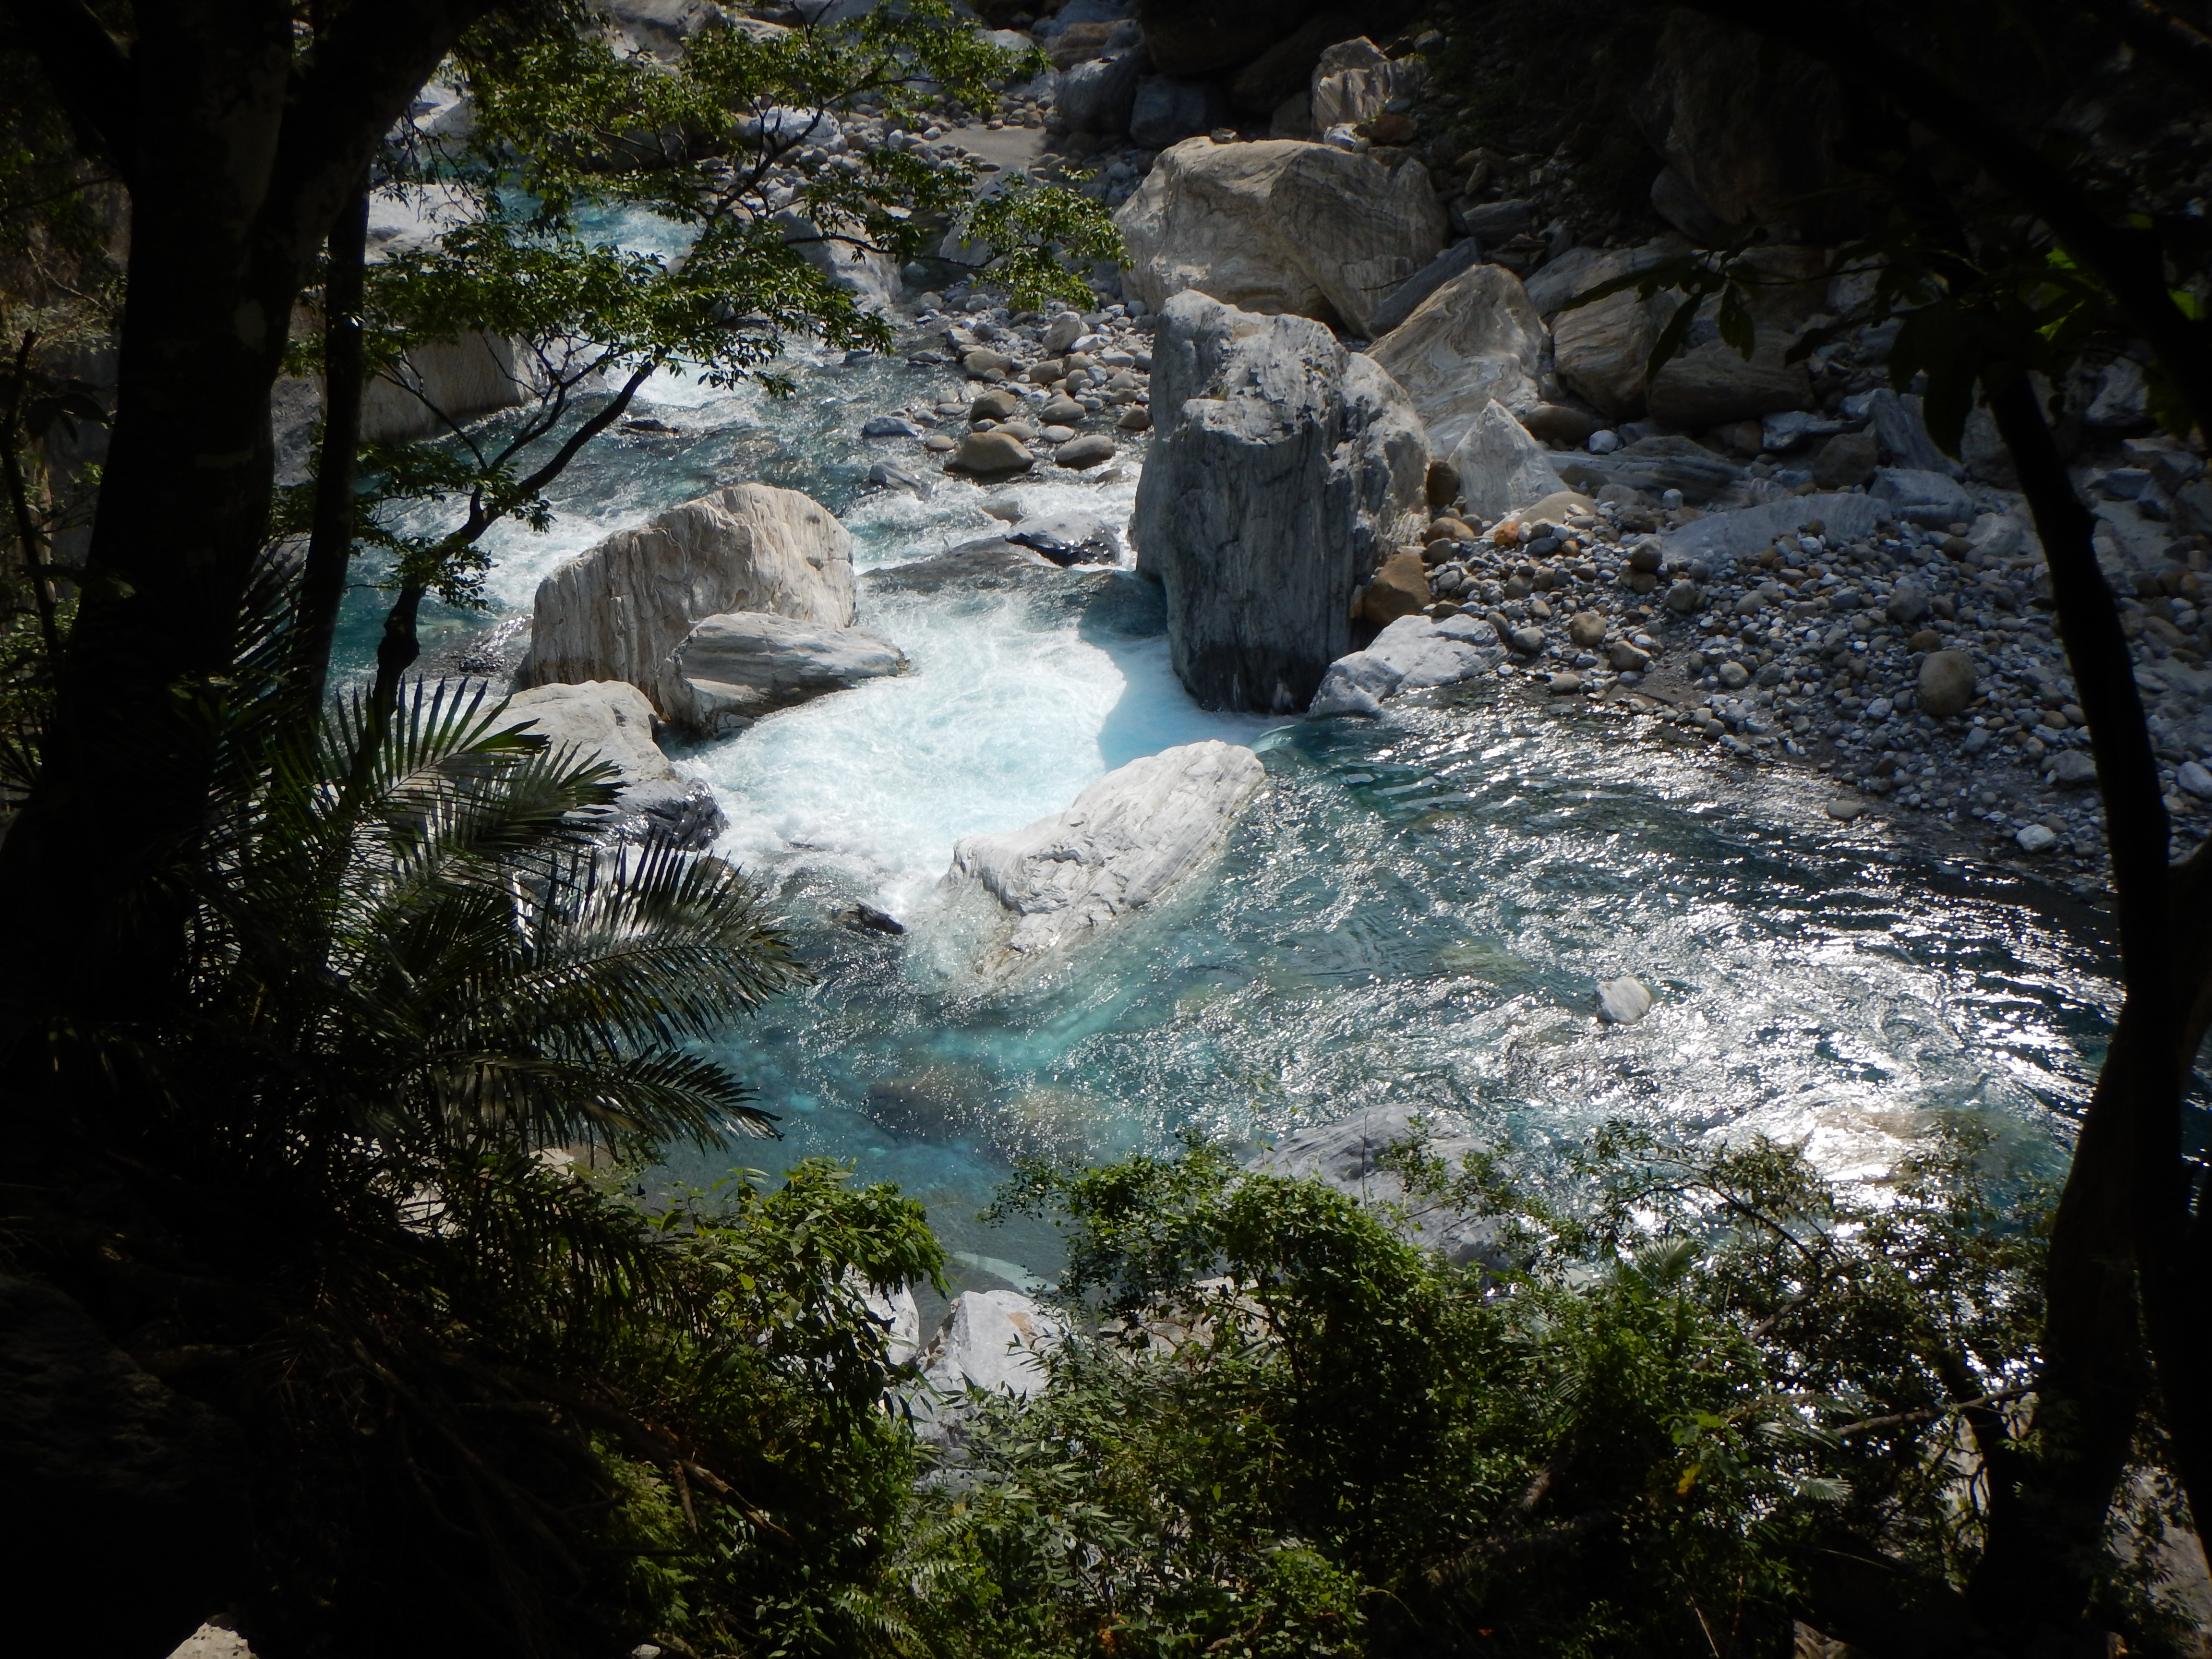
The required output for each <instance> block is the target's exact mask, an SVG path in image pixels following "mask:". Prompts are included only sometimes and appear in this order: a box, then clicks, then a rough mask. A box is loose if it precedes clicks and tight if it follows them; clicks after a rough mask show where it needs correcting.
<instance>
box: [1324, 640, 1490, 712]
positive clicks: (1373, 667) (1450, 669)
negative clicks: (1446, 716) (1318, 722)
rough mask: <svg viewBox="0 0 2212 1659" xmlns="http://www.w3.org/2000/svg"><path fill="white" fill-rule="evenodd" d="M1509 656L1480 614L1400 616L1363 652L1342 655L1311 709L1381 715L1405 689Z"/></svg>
mask: <svg viewBox="0 0 2212 1659" xmlns="http://www.w3.org/2000/svg"><path fill="white" fill-rule="evenodd" d="M1504 659H1505V649H1504V647H1503V646H1501V645H1500V644H1499V643H1498V630H1497V629H1494V628H1492V626H1491V625H1490V624H1489V623H1487V622H1486V621H1485V620H1484V619H1483V618H1481V617H1467V616H1460V617H1445V618H1444V619H1443V621H1442V622H1431V621H1430V620H1429V619H1428V618H1427V617H1399V618H1398V620H1397V621H1395V622H1394V623H1391V624H1390V625H1389V627H1388V628H1386V629H1383V631H1382V632H1381V633H1380V634H1377V635H1376V636H1375V641H1374V643H1372V644H1371V645H1370V646H1369V647H1367V648H1366V649H1365V650H1364V651H1354V652H1352V653H1351V654H1350V655H1348V656H1343V657H1339V658H1338V659H1336V660H1335V661H1334V662H1333V663H1331V664H1330V665H1328V672H1327V673H1326V674H1324V675H1322V682H1321V689H1320V690H1318V691H1316V692H1315V693H1314V700H1313V702H1312V703H1311V705H1310V707H1309V708H1307V710H1306V713H1307V714H1310V715H1312V716H1314V717H1316V718H1322V717H1325V716H1328V715H1332V714H1370V715H1371V714H1380V713H1381V712H1382V706H1383V699H1384V698H1386V697H1390V696H1396V695H1397V694H1398V693H1399V692H1401V691H1413V690H1421V689H1423V688H1425V687H1428V686H1433V685H1454V684H1458V683H1459V682H1460V681H1462V680H1469V679H1474V678H1477V677H1478V676H1480V675H1483V674H1488V673H1492V672H1493V671H1496V669H1497V667H1498V664H1499V663H1501V662H1503V661H1504Z"/></svg>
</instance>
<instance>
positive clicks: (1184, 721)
mask: <svg viewBox="0 0 2212 1659" xmlns="http://www.w3.org/2000/svg"><path fill="white" fill-rule="evenodd" d="M948 597H949V596H925V597H911V598H901V599H896V600H894V601H891V602H889V603H887V604H886V605H884V607H883V608H882V609H881V610H880V611H878V612H876V613H874V614H872V615H869V616H866V617H863V619H862V620H863V622H864V623H865V624H866V626H868V627H869V628H871V629H875V630H876V631H878V632H879V633H882V634H884V635H886V636H887V637H889V638H890V639H891V640H892V641H895V642H896V644H897V645H898V647H900V649H902V651H904V652H905V653H907V655H908V658H909V659H911V660H912V661H913V663H914V671H913V672H911V673H910V674H907V675H903V676H902V677H900V678H896V679H886V680H878V681H874V682H872V683H871V684H867V685H864V686H861V687H859V688H858V689H856V690H851V691H844V692H840V693H838V694H836V696H828V697H823V698H821V699H818V700H817V701H816V702H811V703H807V704H804V705H802V706H801V707H799V708H793V709H787V710H786V711H784V712H783V713H781V714H774V715H771V716H769V718H768V719H766V720H763V721H761V722H760V723H759V724H758V725H757V726H754V727H753V728H752V729H751V730H750V731H749V732H745V733H744V734H743V735H741V736H739V737H737V738H732V739H731V740H729V741H728V742H726V743H723V744H718V745H716V746H714V748H712V749H709V750H706V751H704V752H702V753H701V754H699V755H697V756H695V757H691V758H690V759H689V760H687V761H685V762H684V763H682V764H683V766H684V770H686V771H688V772H690V773H691V774H692V775H695V776H697V777H700V778H702V779H704V780H705V781H707V782H708V783H709V784H710V785H712V786H713V787H714V792H715V794H716V796H717V798H718V799H720V802H721V805H722V810H723V811H724V812H725V813H726V814H727V816H728V817H729V819H730V824H731V828H730V829H729V831H728V832H727V834H726V836H724V837H723V840H722V842H720V846H719V847H718V848H717V850H718V851H720V852H721V853H722V854H723V855H724V856H726V857H729V858H732V859H734V860H737V861H738V862H740V863H743V864H745V865H747V866H753V867H756V868H757V867H759V866H762V865H763V864H764V863H773V862H778V861H781V860H786V859H788V858H790V857H792V856H793V855H799V856H801V857H805V858H811V859H822V860H829V861H830V862H832V863H835V864H837V865H840V866H845V867H846V868H847V869H848V872H850V873H851V874H852V875H853V876H854V878H856V879H858V880H859V881H860V883H861V884H864V885H865V886H866V887H867V888H868V889H869V890H871V891H872V894H873V895H874V902H877V903H878V904H881V905H883V906H884V908H889V909H890V910H891V911H892V912H893V913H894V914H897V913H899V912H900V911H902V910H903V909H905V908H910V907H911V906H912V905H913V904H914V903H915V902H916V901H917V900H918V899H919V898H920V897H921V894H922V893H923V892H924V891H926V890H927V888H928V887H929V885H930V884H932V883H933V882H934V881H935V880H936V879H937V878H939V876H941V875H942V874H944V872H945V868H946V866H947V865H948V864H949V863H950V862H951V857H952V844H953V842H956V841H957V840H958V839H959V838H960V837H961V836H968V835H975V834H979V833H988V832H996V831H1001V830H1006V829H1018V828H1020V827H1021V826H1022V825H1024V824H1025V823H1031V822H1033V821H1034V820H1036V819H1037V818H1040V817H1044V816H1046V815H1047V814H1048V813H1052V812H1057V811H1060V810H1061V809H1062V808H1064V807H1065V806H1066V805H1068V803H1069V802H1070V801H1072V800H1073V799H1075V797H1076V796H1077V795H1079V794H1080V793H1082V792H1083V790H1084V788H1085V787H1086V786H1088V785H1089V784H1091V783H1093V782H1095V781H1097V779H1099V778H1101V777H1103V776H1104V775H1106V774H1107V773H1108V772H1109V771H1111V770H1113V769H1115V767H1117V766H1121V765H1124V764H1126V763H1128V762H1129V761H1132V760H1134V759H1136V758H1138V757H1139V756H1143V755H1150V754H1156V753H1158V751H1159V750H1162V749H1165V748H1170V747H1172V746H1174V745H1175V744H1182V743H1193V742H1196V741H1197V740H1198V739H1200V738H1208V737H1220V738H1229V739H1230V740H1231V741H1232V742H1247V743H1249V742H1250V741H1251V740H1252V739H1253V738H1255V736H1257V735H1258V733H1259V732H1261V731H1262V730H1264V729H1266V726H1267V725H1268V724H1270V722H1267V721H1263V720H1255V719H1253V718H1252V717H1249V716H1242V715H1225V714H1209V713H1207V712H1206V711H1205V710H1203V709H1201V708H1199V707H1198V706H1197V704H1195V703H1194V702H1192V701H1191V700H1190V698H1189V696H1188V694H1186V693H1185V692H1184V691H1183V690H1182V687H1181V686H1180V685H1179V684H1176V679H1175V677H1174V673H1173V671H1171V670H1170V667H1169V665H1168V659H1167V646H1166V642H1165V641H1164V640H1161V639H1158V638H1154V639H1146V640H1138V641H1114V642H1111V643H1110V648H1109V646H1108V645H1100V644H1094V643H1091V641H1086V640H1085V639H1084V638H1082V637H1081V635H1080V633H1079V629H1078V627H1077V626H1076V624H1075V623H1073V622H1072V621H1067V620H1066V619H1059V620H1056V621H1055V622H1054V623H1052V624H1051V625H1048V626H1042V627H1040V626H1038V625H1037V623H1036V620H1035V614H1036V613H1034V612H1033V611H1031V610H1030V607H1029V606H1028V605H1025V604H1024V603H1023V601H1022V600H1021V599H1018V598H1017V597H1013V596H1005V597H1002V598H1000V599H997V600H996V601H995V602H993V601H990V600H985V601H983V602H981V603H978V602H976V601H975V599H965V600H962V601H960V602H957V603H948V602H947V599H948Z"/></svg>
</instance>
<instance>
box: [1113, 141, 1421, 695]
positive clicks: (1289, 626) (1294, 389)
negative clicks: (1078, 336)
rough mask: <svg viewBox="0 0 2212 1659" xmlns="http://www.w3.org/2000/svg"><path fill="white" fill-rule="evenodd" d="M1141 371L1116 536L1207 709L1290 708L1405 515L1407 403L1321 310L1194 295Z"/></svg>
mask: <svg viewBox="0 0 2212 1659" xmlns="http://www.w3.org/2000/svg"><path fill="white" fill-rule="evenodd" d="M1244 148H1246V149H1255V148H1259V147H1258V146H1254V145H1247V146H1245V147H1244ZM1152 377H1153V378H1152V410H1153V419H1154V421H1155V422H1156V425H1157V435H1156V436H1155V437H1154V439H1153V441H1152V451H1151V453H1150V456H1149V457H1148V459H1147V460H1146V466H1145V473H1144V477H1143V479H1142V480H1141V481H1140V482H1139V484H1138V487H1137V508H1136V513H1135V516H1134V518H1133V520H1132V521H1131V525H1130V534H1131V538H1132V539H1133V541H1134V542H1135V543H1136V544H1137V568H1139V571H1141V572H1143V573H1144V574H1147V575H1149V576H1152V577H1153V578H1155V579H1156V580H1158V581H1160V582H1161V583H1162V584H1163V585H1164V587H1165V590H1166V594H1167V606H1168V633H1169V641H1170V650H1171V656H1172V659H1173V662H1174V665H1175V670H1176V674H1177V676H1178V677H1180V678H1181V679H1182V683H1183V684H1184V685H1185V686H1187V687H1188V688H1189V690H1190V693H1191V695H1192V696H1194V697H1196V698H1197V699H1198V701H1199V702H1200V703H1202V704H1204V705H1205V706H1206V707H1207V708H1259V709H1266V710H1270V711H1273V712H1275V713H1280V714H1294V713H1296V712H1297V711H1298V710H1300V709H1302V708H1304V707H1305V706H1306V704H1307V702H1310V700H1311V698H1312V696H1313V693H1314V688H1315V687H1316V686H1317V685H1318V684H1320V683H1321V677H1322V671H1324V670H1325V669H1327V667H1328V665H1329V664H1330V663H1331V662H1333V661H1334V660H1335V659H1337V658H1338V657H1340V656H1342V655H1343V654H1344V653H1346V651H1347V650H1348V649H1350V647H1351V644H1352V639H1351V621H1350V617H1349V614H1348V612H1349V606H1350V604H1351V600H1352V592H1353V590H1354V588H1356V587H1357V586H1358V585H1359V583H1360V582H1361V581H1362V580H1364V579H1365V578H1366V576H1367V575H1368V574H1370V572H1372V571H1373V570H1375V569H1376V568H1377V567H1378V566H1379V565H1381V564H1382V563H1383V560H1384V559H1385V558H1386V557H1388V556H1389V554H1390V553H1392V552H1393V551H1395V548H1396V545H1397V544H1398V542H1400V541H1401V540H1402V539H1405V538H1408V537H1409V536H1410V535H1411V533H1412V532H1413V529H1415V528H1416V527H1417V526H1418V522H1419V515H1420V513H1422V511H1423V510H1424V502H1425V497H1424V494H1423V486H1424V483H1425V480H1426V477H1427V474H1428V463H1429V447H1428V442H1427V440H1426V439H1425V437H1424V435H1422V432H1421V426H1420V419H1419V416H1418V415H1417V414H1416V413H1415V412H1414V410H1413V404H1412V401H1411V399H1409V398H1407V396H1406V394H1405V392H1404V391H1403V390H1402V389H1401V388H1400V387H1399V386H1398V384H1397V383H1396V382H1395V381H1394V380H1391V378H1390V377H1389V374H1386V373H1385V372H1384V371H1383V369H1382V368H1380V367H1379V366H1378V365H1377V364H1376V363H1375V362H1372V361H1371V360H1370V359H1369V358H1366V357H1363V356H1357V355H1355V354H1352V353H1349V352H1347V351H1346V350H1345V349H1344V348H1343V346H1342V345H1340V344H1339V343H1337V341H1336V339H1335V338H1334V337H1333V336H1332V335H1331V334H1330V333H1329V332H1328V330H1327V329H1325V328H1323V327H1322V325H1320V324H1318V323H1315V322H1311V321H1309V320H1307V319H1304V318H1297V317H1260V316H1255V315H1253V314H1251V313H1248V312H1243V311H1239V310H1237V309H1235V308H1234V307H1229V306H1225V305H1220V304H1218V303H1216V302H1215V301H1212V300H1210V299H1208V298H1207V297H1206V295H1202V294H1182V295H1176V298H1175V299H1173V300H1172V301H1170V302H1169V304H1168V307H1167V310H1166V312H1165V313H1164V315H1163V317H1162V319H1161V326H1160V330H1159V333H1158V337H1157V341H1156V345H1155V349H1154V354H1153V367H1152Z"/></svg>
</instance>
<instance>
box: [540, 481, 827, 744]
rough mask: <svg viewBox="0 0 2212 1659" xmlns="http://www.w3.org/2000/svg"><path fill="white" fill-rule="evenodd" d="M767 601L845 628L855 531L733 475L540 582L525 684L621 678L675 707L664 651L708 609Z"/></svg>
mask: <svg viewBox="0 0 2212 1659" xmlns="http://www.w3.org/2000/svg"><path fill="white" fill-rule="evenodd" d="M726 611H769V612H772V613H773V614H775V615H776V616H779V617H796V618H798V619H799V620H800V621H803V622H817V623H829V624H830V625H831V626H833V627H837V628H847V627H850V626H851V625H852V622H853V615H854V611H853V538H851V537H850V536H848V534H847V533H846V532H845V527H844V526H842V525H841V524H839V523H838V522H837V520H836V518H835V517H833V516H832V515H831V513H830V512H829V508H827V507H823V505H822V504H821V503H820V502H818V501H813V500H811V499H810V498H809V497H807V496H805V495H800V494H799V492H798V491H797V490H795V489H776V488H775V487H774V486H773V485H769V484H757V483H745V484H734V485H732V486H731V487H730V488H729V489H718V490H716V491H715V492H714V494H713V495H702V496H701V497H700V498H699V499H698V500H697V501H686V502H685V503H684V505H683V506H681V507H671V508H670V509H669V510H668V511H667V512H665V513H658V514H656V515H655V516H653V518H650V519H648V520H646V521H645V522H644V523H643V524H641V525H640V526H637V527H636V528H635V529H634V530H624V531H621V532H617V534H615V535H612V536H610V537H608V538H606V540H605V541H603V542H601V543H600V544H599V545H598V546H596V547H594V548H592V549H591V550H589V551H588V552H586V553H585V554H584V555H583V556H581V557H580V558H578V559H577V560H575V561H574V562H573V563H570V564H567V565H564V566H562V568H560V569H558V570H556V571H555V572H554V573H553V574H551V575H550V576H548V577H547V578H546V579H545V580H544V581H542V582H540V583H539V584H538V599H537V604H536V605H535V608H534V610H533V611H532V619H531V627H530V656H529V658H528V659H527V660H526V661H525V662H524V664H523V665H522V667H521V668H520V670H519V671H517V673H516V677H515V678H516V679H517V681H518V682H519V683H520V684H522V685H525V686H532V685H546V684H566V685H580V684H585V683H586V682H588V681H592V680H626V681H628V682H629V684H632V685H634V686H635V687H637V689H638V690H641V691H642V692H644V693H645V695H646V697H647V700H648V701H649V702H651V703H652V704H653V708H654V711H655V712H656V713H658V714H660V715H661V717H662V718H663V719H675V718H678V717H680V715H681V713H682V711H683V709H684V706H685V705H684V691H683V689H682V686H681V685H680V684H679V683H678V675H677V672H676V668H675V664H674V662H673V660H672V658H673V653H674V652H675V650H676V647H678V645H680V644H682V643H683V641H684V639H685V637H686V636H687V635H690V632H691V630H692V629H694V628H696V626H697V625H698V624H699V623H701V622H702V621H704V620H705V619H706V618H707V617H715V616H720V615H721V614H723V613H724V612H726Z"/></svg>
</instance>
